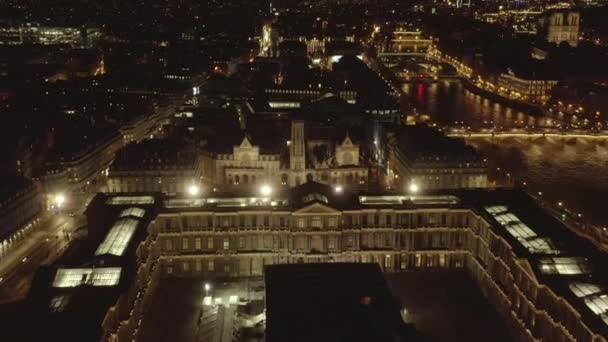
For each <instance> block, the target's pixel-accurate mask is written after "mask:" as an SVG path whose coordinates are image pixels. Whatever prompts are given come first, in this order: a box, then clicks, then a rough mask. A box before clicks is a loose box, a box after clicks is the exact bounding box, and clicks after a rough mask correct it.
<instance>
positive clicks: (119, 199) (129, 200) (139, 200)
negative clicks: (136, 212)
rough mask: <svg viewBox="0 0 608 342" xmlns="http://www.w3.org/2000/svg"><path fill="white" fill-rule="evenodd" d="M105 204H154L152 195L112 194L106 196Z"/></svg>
mask: <svg viewBox="0 0 608 342" xmlns="http://www.w3.org/2000/svg"><path fill="white" fill-rule="evenodd" d="M106 204H109V205H129V204H131V205H136V204H140V205H141V204H154V197H152V196H114V197H110V198H108V200H107V201H106Z"/></svg>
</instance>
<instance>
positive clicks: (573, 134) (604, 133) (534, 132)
mask: <svg viewBox="0 0 608 342" xmlns="http://www.w3.org/2000/svg"><path fill="white" fill-rule="evenodd" d="M444 132H445V133H446V135H448V136H452V137H463V138H491V137H557V138H559V137H562V138H593V139H608V130H582V129H572V130H559V129H552V128H538V129H523V128H521V129H520V128H509V129H502V130H495V129H489V128H488V129H483V128H481V129H460V128H446V129H444Z"/></svg>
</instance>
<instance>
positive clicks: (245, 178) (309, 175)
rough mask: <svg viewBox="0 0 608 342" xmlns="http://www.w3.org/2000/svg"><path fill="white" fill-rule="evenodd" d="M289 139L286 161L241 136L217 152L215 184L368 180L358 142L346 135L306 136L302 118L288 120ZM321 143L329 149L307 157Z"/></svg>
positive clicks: (359, 183)
mask: <svg viewBox="0 0 608 342" xmlns="http://www.w3.org/2000/svg"><path fill="white" fill-rule="evenodd" d="M290 137H291V138H290V140H288V141H287V142H286V144H287V147H288V151H289V152H288V155H289V161H288V163H287V162H286V161H285V160H282V159H281V155H280V154H279V153H270V154H267V153H263V152H261V151H260V147H259V146H255V145H253V144H252V142H251V141H250V139H249V138H248V137H247V136H245V137H244V138H243V141H242V142H241V144H240V145H239V146H234V147H233V151H232V153H230V154H217V155H216V157H215V159H214V163H215V175H214V177H213V179H214V182H215V183H216V184H224V185H241V186H253V185H257V184H263V183H269V184H274V185H284V186H290V187H292V186H297V185H300V184H303V183H304V182H306V181H313V180H314V181H317V182H320V183H325V184H344V185H355V184H357V185H361V184H367V182H368V167H367V166H365V165H362V164H361V162H360V153H359V145H357V144H354V143H353V141H352V140H351V138H350V137H349V136H348V135H347V136H346V137H345V138H344V139H343V141H341V142H340V143H338V144H336V145H333V144H332V143H331V142H330V141H329V140H327V139H329V137H325V140H319V139H315V140H312V139H308V140H307V138H306V129H305V123H304V121H293V122H292V123H291V134H290ZM319 146H322V147H323V148H324V149H327V151H328V152H329V153H328V154H327V155H324V156H323V157H321V159H319V158H314V159H312V158H311V155H313V153H314V152H313V150H315V147H319Z"/></svg>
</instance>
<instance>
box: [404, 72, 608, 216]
mask: <svg viewBox="0 0 608 342" xmlns="http://www.w3.org/2000/svg"><path fill="white" fill-rule="evenodd" d="M404 90H405V91H406V92H407V93H408V95H409V97H410V99H411V100H412V102H413V103H414V104H415V105H416V107H417V109H418V112H419V113H422V114H428V115H430V117H431V120H432V121H433V122H435V123H437V124H438V125H440V126H441V125H454V124H455V123H456V122H458V125H465V126H487V125H497V126H500V125H504V126H512V125H520V126H521V125H540V124H543V123H544V122H545V121H546V120H547V119H543V118H537V117H534V116H532V115H527V114H526V113H523V112H521V111H517V110H515V109H512V108H509V107H507V106H504V105H501V104H498V103H494V102H492V101H490V100H487V99H484V98H481V97H480V96H477V95H474V94H472V93H471V92H469V91H467V90H466V89H464V88H463V86H462V85H461V84H460V83H458V82H454V83H444V82H439V83H437V84H433V85H425V84H406V85H405V86H404ZM468 142H469V143H470V144H472V145H474V146H476V147H478V149H479V150H480V152H482V153H483V154H484V155H485V156H486V157H487V158H488V160H489V162H490V165H493V166H494V167H500V168H501V172H502V173H503V174H504V173H506V172H510V173H511V174H513V175H514V176H515V178H516V179H517V180H519V181H525V182H526V183H527V184H528V186H529V189H530V190H531V191H533V192H535V193H537V192H538V191H541V192H542V193H543V197H544V198H545V199H547V200H549V201H551V202H554V203H557V202H558V201H562V202H564V204H565V205H566V206H567V207H568V208H569V209H571V210H573V211H575V212H576V213H581V214H582V215H583V216H584V217H586V218H587V219H589V220H590V221H591V222H594V223H596V224H601V225H608V210H606V207H605V203H606V198H607V197H608V139H598V138H582V137H578V138H571V137H570V138H561V137H560V138H557V137H555V138H552V137H536V138H527V137H526V138H521V137H517V138H514V137H506V138H494V139H490V138H473V139H469V140H468ZM494 171H495V169H494Z"/></svg>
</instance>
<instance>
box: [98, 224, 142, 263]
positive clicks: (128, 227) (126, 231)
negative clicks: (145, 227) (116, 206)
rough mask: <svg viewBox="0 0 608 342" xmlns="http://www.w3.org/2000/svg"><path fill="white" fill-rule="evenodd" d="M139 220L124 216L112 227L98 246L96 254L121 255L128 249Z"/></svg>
mask: <svg viewBox="0 0 608 342" xmlns="http://www.w3.org/2000/svg"><path fill="white" fill-rule="evenodd" d="M138 224H139V221H138V220H136V219H133V218H122V219H120V220H118V221H116V223H114V225H113V226H112V228H111V229H110V231H109V232H108V235H106V238H105V239H104V240H103V242H102V243H101V244H100V245H99V247H97V250H96V251H95V255H104V254H112V255H116V256H121V255H123V253H124V252H125V250H126V249H127V246H128V245H129V242H130V241H131V238H133V234H134V233H135V231H136V230H137V225H138Z"/></svg>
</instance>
